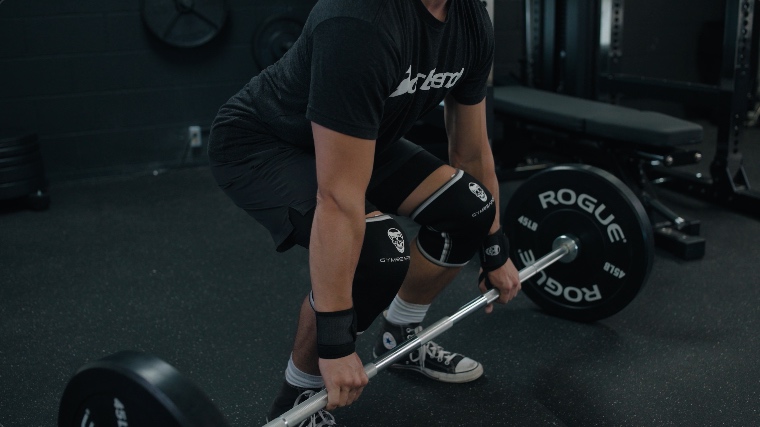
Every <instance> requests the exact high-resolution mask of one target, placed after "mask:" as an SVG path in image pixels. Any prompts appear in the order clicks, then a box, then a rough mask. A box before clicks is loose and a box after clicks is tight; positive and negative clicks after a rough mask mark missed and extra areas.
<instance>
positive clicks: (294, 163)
mask: <svg viewBox="0 0 760 427" xmlns="http://www.w3.org/2000/svg"><path fill="white" fill-rule="evenodd" d="M241 138H244V139H246V140H245V141H231V140H230V139H241ZM221 141H223V142H222V144H223V145H230V144H231V143H232V144H235V145H237V143H240V144H246V145H248V146H249V147H252V149H251V150H250V152H251V154H248V155H247V156H246V157H244V158H241V159H240V160H235V161H219V160H214V158H213V156H212V158H211V171H212V174H213V175H214V178H215V179H216V181H217V183H218V184H219V187H220V188H221V189H222V190H224V192H225V193H226V194H227V196H229V197H230V198H231V199H232V200H233V201H234V202H235V204H236V205H237V206H239V207H240V208H242V209H244V210H245V211H246V212H248V214H249V215H251V216H252V217H253V218H255V219H256V220H257V221H258V222H259V223H260V224H262V225H263V226H264V227H266V229H267V230H269V232H270V233H271V235H272V239H273V240H274V243H275V248H276V250H277V251H278V252H284V251H286V250H288V249H290V248H291V247H293V246H294V245H296V244H298V245H301V246H304V247H307V248H308V241H309V236H310V234H311V220H312V218H313V215H314V209H315V207H316V204H317V199H316V196H317V175H316V162H315V158H314V153H313V152H307V151H304V150H303V149H302V148H298V147H295V146H293V145H291V144H288V143H286V142H283V141H280V140H277V139H272V138H271V137H264V136H261V135H252V134H247V133H246V132H241V131H240V130H239V129H236V128H233V127H225V126H219V127H215V128H214V129H213V131H212V133H211V136H210V144H215V143H218V142H221ZM443 164H444V162H443V161H442V160H441V159H439V158H438V157H436V156H434V155H432V154H430V153H429V152H427V151H425V150H424V149H423V148H422V147H420V146H419V145H416V144H414V143H412V142H410V141H408V140H405V139H400V140H399V141H397V142H395V143H393V144H389V145H387V146H386V147H385V148H384V149H383V150H382V152H379V153H376V155H375V163H374V168H373V172H372V178H371V179H370V183H369V187H368V189H367V202H368V203H367V208H366V209H367V213H369V212H371V211H373V210H380V211H381V212H384V213H389V214H396V213H397V209H398V207H399V206H400V205H401V203H402V202H403V201H404V200H405V199H406V198H407V196H409V194H411V193H412V191H413V190H414V189H415V188H417V186H418V185H419V184H420V183H421V182H422V181H423V180H424V179H425V178H427V177H428V176H429V175H430V174H431V173H433V171H435V170H436V169H438V168H439V167H440V166H442V165H443Z"/></svg>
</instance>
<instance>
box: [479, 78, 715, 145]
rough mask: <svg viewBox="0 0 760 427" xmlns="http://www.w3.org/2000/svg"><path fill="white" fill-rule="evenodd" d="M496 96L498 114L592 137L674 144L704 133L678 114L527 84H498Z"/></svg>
mask: <svg viewBox="0 0 760 427" xmlns="http://www.w3.org/2000/svg"><path fill="white" fill-rule="evenodd" d="M493 97H494V99H493V105H494V110H495V111H496V112H497V113H503V114H507V115H509V116H513V117H516V118H519V119H522V120H527V121H530V122H534V123H539V124H542V125H546V126H550V127H552V128H557V129H562V130H567V131H571V132H576V133H583V134H585V135H587V136H589V137H591V138H599V139H603V140H609V141H622V142H630V143H635V144H643V145H653V146H668V147H670V146H677V145H688V144H697V143H699V142H700V141H702V136H703V129H702V126H700V125H698V124H696V123H692V122H689V121H686V120H681V119H678V118H676V117H672V116H668V115H665V114H661V113H656V112H652V111H641V110H636V109H633V108H626V107H620V106H617V105H612V104H607V103H604V102H597V101H591V100H588V99H582V98H575V97H572V96H567V95H561V94H557V93H552V92H548V91H544V90H539V89H533V88H528V87H524V86H498V87H494V94H493Z"/></svg>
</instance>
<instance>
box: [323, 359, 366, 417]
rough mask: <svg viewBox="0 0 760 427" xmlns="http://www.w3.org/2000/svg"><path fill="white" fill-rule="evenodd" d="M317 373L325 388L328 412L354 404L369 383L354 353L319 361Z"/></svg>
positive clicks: (360, 362)
mask: <svg viewBox="0 0 760 427" xmlns="http://www.w3.org/2000/svg"><path fill="white" fill-rule="evenodd" d="M319 371H320V372H321V373H322V379H323V380H324V382H325V388H327V406H326V407H325V409H327V410H328V411H331V410H333V409H335V408H339V407H341V406H348V405H350V404H352V403H353V402H355V401H356V399H358V398H359V395H360V394H362V390H364V387H365V386H366V385H367V383H368V382H369V378H367V374H366V373H365V372H364V366H363V365H362V361H361V360H360V359H359V356H358V355H357V354H356V353H352V354H350V355H348V356H346V357H341V358H339V359H319Z"/></svg>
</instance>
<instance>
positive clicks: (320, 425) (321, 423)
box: [293, 390, 337, 427]
mask: <svg viewBox="0 0 760 427" xmlns="http://www.w3.org/2000/svg"><path fill="white" fill-rule="evenodd" d="M315 394H316V392H315V391H314V390H305V391H304V392H303V393H301V394H300V395H299V396H298V398H297V399H296V403H295V404H294V405H293V406H297V405H298V404H299V403H301V402H303V401H305V400H307V399H308V398H310V397H311V396H313V395H315ZM335 425H337V423H336V422H335V417H333V414H331V413H329V412H327V411H325V410H324V409H320V410H319V411H317V412H315V413H313V414H311V416H310V417H309V418H307V419H305V420H303V421H302V422H301V424H299V425H298V427H325V426H335Z"/></svg>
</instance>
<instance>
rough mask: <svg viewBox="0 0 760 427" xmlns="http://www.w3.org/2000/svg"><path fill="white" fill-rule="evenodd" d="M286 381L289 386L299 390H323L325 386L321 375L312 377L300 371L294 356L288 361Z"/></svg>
mask: <svg viewBox="0 0 760 427" xmlns="http://www.w3.org/2000/svg"><path fill="white" fill-rule="evenodd" d="M285 381H287V382H288V384H290V385H292V386H294V387H298V388H314V389H316V388H322V387H324V386H325V382H324V381H322V377H321V376H320V375H311V374H307V373H306V372H303V371H302V370H300V369H298V368H297V367H296V365H295V363H293V354H292V353H291V354H290V360H288V368H287V369H286V370H285Z"/></svg>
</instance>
